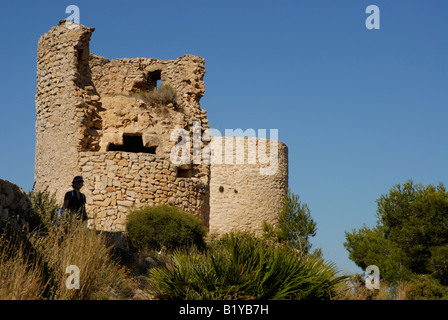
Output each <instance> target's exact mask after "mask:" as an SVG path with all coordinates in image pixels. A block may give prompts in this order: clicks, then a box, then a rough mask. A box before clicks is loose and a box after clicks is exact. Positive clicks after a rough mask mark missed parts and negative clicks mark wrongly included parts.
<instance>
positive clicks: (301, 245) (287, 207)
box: [263, 190, 317, 254]
mask: <svg viewBox="0 0 448 320" xmlns="http://www.w3.org/2000/svg"><path fill="white" fill-rule="evenodd" d="M316 230H317V227H316V222H314V220H313V219H312V218H311V211H310V209H309V208H308V205H307V204H306V203H302V202H301V201H300V196H299V195H296V194H293V193H291V191H290V190H288V191H287V192H286V193H285V195H284V196H283V209H282V210H281V212H280V214H279V217H278V221H277V224H276V225H271V224H269V223H267V222H264V223H263V231H264V233H265V237H266V238H272V239H274V240H275V241H277V242H279V243H286V244H288V245H290V246H292V247H294V248H296V249H298V250H299V251H300V252H302V253H304V254H305V253H309V251H310V249H311V243H310V237H314V236H315V235H316Z"/></svg>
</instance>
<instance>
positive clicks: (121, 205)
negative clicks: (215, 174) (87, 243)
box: [78, 152, 209, 231]
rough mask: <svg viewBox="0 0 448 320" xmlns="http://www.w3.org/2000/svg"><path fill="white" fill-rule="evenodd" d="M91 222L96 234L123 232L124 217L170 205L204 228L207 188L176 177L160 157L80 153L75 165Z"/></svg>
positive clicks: (166, 162) (176, 170)
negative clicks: (149, 206)
mask: <svg viewBox="0 0 448 320" xmlns="http://www.w3.org/2000/svg"><path fill="white" fill-rule="evenodd" d="M78 167H79V171H80V174H81V175H82V176H83V177H84V180H85V182H84V188H83V192H84V193H85V195H86V198H87V211H88V212H89V216H90V217H92V220H91V222H92V223H93V225H94V226H95V227H96V228H97V229H100V230H108V231H123V230H124V224H125V223H126V216H127V213H128V212H129V211H130V210H131V209H133V208H138V207H142V206H145V205H147V204H162V203H166V204H170V205H174V206H176V207H179V208H181V209H182V210H184V211H186V212H191V213H196V215H197V216H199V217H200V218H201V219H202V220H203V221H204V222H206V224H207V226H208V210H207V211H203V210H202V208H208V201H209V199H208V193H209V189H208V185H206V184H204V183H202V182H201V180H200V179H199V178H194V177H191V178H184V177H178V167H177V166H175V165H173V164H172V163H171V162H170V161H169V160H167V159H166V158H164V157H161V156H157V155H152V154H145V153H131V152H81V153H80V156H79V163H78Z"/></svg>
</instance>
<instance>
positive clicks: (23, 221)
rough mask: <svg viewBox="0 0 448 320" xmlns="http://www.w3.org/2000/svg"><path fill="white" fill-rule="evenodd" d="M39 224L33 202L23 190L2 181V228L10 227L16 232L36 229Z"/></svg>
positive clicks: (0, 189) (0, 204) (0, 203)
mask: <svg viewBox="0 0 448 320" xmlns="http://www.w3.org/2000/svg"><path fill="white" fill-rule="evenodd" d="M37 224H38V219H37V217H35V216H34V215H33V213H32V207H31V200H30V199H29V197H28V196H27V194H26V193H25V192H24V191H23V189H22V188H20V187H19V186H17V185H15V184H14V183H12V182H9V181H7V180H3V179H0V227H3V226H5V225H9V226H10V227H12V228H13V229H14V230H16V231H21V230H26V229H30V228H34V227H35V226H36V225H37Z"/></svg>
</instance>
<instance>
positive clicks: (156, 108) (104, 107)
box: [35, 20, 288, 235]
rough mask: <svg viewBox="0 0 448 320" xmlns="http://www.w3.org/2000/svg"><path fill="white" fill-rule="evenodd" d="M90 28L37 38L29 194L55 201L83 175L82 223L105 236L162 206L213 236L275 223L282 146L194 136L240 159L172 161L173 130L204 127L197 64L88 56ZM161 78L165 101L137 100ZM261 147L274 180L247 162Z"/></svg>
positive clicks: (283, 180)
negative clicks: (198, 222) (135, 214)
mask: <svg viewBox="0 0 448 320" xmlns="http://www.w3.org/2000/svg"><path fill="white" fill-rule="evenodd" d="M94 30H95V29H93V28H88V27H85V26H82V25H75V24H72V23H66V21H65V20H61V22H60V23H59V25H58V26H56V27H53V28H51V30H50V31H49V32H48V33H46V34H44V35H43V36H42V37H41V38H40V39H39V44H38V53H37V92H36V159H35V188H36V189H37V190H48V191H50V192H52V193H55V194H56V197H57V200H58V201H59V202H62V199H63V196H64V194H65V192H66V191H68V190H70V185H71V181H72V179H73V176H75V175H82V176H83V177H84V180H85V183H84V188H83V192H84V193H85V194H86V197H87V211H88V216H89V221H90V223H91V224H92V225H93V226H95V227H96V228H97V229H101V230H106V231H123V230H124V225H125V223H126V217H127V214H128V213H129V212H130V210H131V209H132V208H136V207H139V206H144V205H153V204H160V203H167V204H171V205H175V206H177V207H179V208H181V209H183V210H184V211H186V212H189V213H192V214H194V215H196V216H198V217H200V218H201V219H202V220H203V221H204V223H205V224H206V225H207V226H208V227H209V230H210V232H211V233H212V234H216V235H219V234H223V233H225V232H228V231H231V230H234V229H238V230H250V231H255V232H259V231H260V230H261V225H262V222H263V221H268V222H271V223H273V222H275V220H276V219H277V215H278V212H279V210H280V208H281V206H282V196H283V194H284V193H285V191H286V188H287V186H288V158H287V147H286V146H285V145H284V144H283V143H281V142H277V141H275V143H272V142H273V140H266V139H258V138H247V137H246V138H245V137H241V138H233V137H223V138H221V137H219V138H218V137H213V138H212V139H201V140H200V142H199V144H200V149H201V150H212V151H211V154H212V157H215V158H213V159H217V158H216V157H218V158H219V159H224V152H225V159H229V158H232V159H235V157H237V155H238V152H239V151H238V150H237V149H238V148H237V147H236V146H243V147H244V153H243V155H244V156H245V157H244V159H246V162H239V161H235V160H234V161H230V162H228V161H215V162H214V161H209V162H207V161H200V162H199V163H197V162H193V163H192V164H185V163H184V164H178V163H175V162H173V161H172V160H171V155H172V150H173V148H174V147H175V146H176V145H177V143H178V142H179V141H178V140H176V139H172V133H173V131H174V130H179V129H182V130H184V132H187V133H188V134H189V135H191V136H193V134H194V133H195V132H196V133H199V135H200V136H201V137H202V136H206V135H204V133H206V132H207V130H208V129H209V128H210V126H209V124H208V120H207V117H206V111H205V110H204V109H201V107H200V104H199V101H200V99H201V97H202V96H203V95H204V91H205V90H204V80H203V78H204V74H205V67H204V65H205V60H204V59H202V58H200V57H197V56H193V55H184V56H183V57H180V58H178V59H176V60H158V59H152V58H134V59H117V60H109V59H107V58H103V57H100V56H97V55H94V54H92V53H90V52H89V41H90V38H91V35H92V33H93V31H94ZM160 82H161V84H162V85H164V86H165V85H168V86H169V87H170V88H171V90H172V91H173V92H169V93H171V100H170V99H168V100H167V101H163V100H149V99H148V97H147V96H146V95H145V93H148V92H151V91H152V90H153V89H154V88H157V87H160ZM233 142H234V143H233ZM196 143H198V142H197V141H196ZM198 147H199V145H198ZM252 147H253V148H252ZM207 148H208V149H207ZM251 148H252V149H251ZM262 149H263V151H264V155H265V156H267V157H270V156H271V155H274V154H275V155H276V157H273V158H272V159H273V161H276V163H275V169H276V170H275V171H274V172H272V174H261V173H260V169H262V168H265V167H266V166H267V164H266V161H264V162H263V163H261V162H260V161H258V160H257V161H252V162H251V161H249V162H248V161H247V159H256V158H255V157H252V158H251V155H253V153H254V152H257V151H258V152H260V150H262ZM193 152H194V150H191V152H190V154H191V158H192V159H193V157H194V156H195V155H194V154H193ZM221 156H222V157H221ZM271 165H272V164H271Z"/></svg>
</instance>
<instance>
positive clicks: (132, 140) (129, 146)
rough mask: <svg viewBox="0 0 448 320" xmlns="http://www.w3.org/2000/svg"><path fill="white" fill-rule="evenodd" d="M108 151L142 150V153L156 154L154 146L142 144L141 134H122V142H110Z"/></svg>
mask: <svg viewBox="0 0 448 320" xmlns="http://www.w3.org/2000/svg"><path fill="white" fill-rule="evenodd" d="M109 151H123V152H136V153H138V152H142V153H151V154H156V147H149V148H146V147H145V146H143V138H142V136H128V135H124V136H123V144H122V145H116V144H112V143H111V144H110V145H109Z"/></svg>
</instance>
